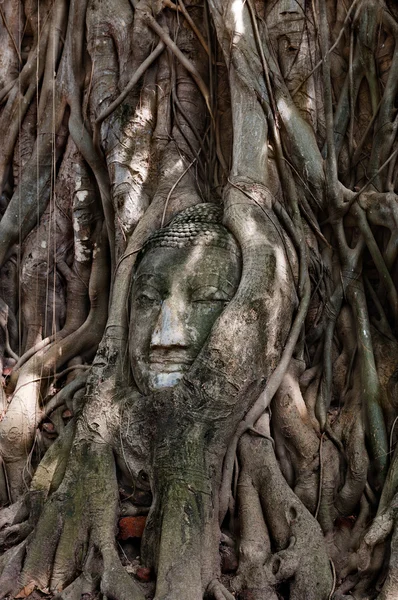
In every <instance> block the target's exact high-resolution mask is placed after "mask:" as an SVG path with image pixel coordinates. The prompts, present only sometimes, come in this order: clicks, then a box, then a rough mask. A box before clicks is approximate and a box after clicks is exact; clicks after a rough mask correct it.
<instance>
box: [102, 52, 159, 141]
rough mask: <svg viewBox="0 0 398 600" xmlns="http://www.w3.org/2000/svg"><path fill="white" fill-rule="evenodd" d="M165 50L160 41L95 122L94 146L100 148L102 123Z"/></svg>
mask: <svg viewBox="0 0 398 600" xmlns="http://www.w3.org/2000/svg"><path fill="white" fill-rule="evenodd" d="M164 48H165V44H164V42H163V41H160V42H159V43H158V45H157V46H156V48H155V49H154V50H153V51H152V52H151V54H150V55H149V56H148V57H147V58H146V59H145V60H144V62H143V63H142V64H141V65H140V66H139V67H138V69H137V70H136V71H135V73H134V74H133V76H132V78H131V79H130V81H129V83H128V84H127V85H126V87H125V88H124V90H123V92H122V93H121V94H120V95H119V96H118V97H117V98H116V100H114V101H113V102H112V103H111V104H110V105H109V106H108V107H107V108H106V109H105V110H104V111H103V112H102V113H101V114H100V115H99V116H98V117H97V118H96V120H95V129H94V146H96V147H98V145H99V130H100V126H101V123H102V122H103V121H104V120H105V119H106V118H107V117H109V115H111V114H112V113H113V111H115V110H116V109H117V107H118V106H120V104H121V103H122V102H123V100H124V99H125V98H126V97H127V96H128V94H129V93H130V92H131V90H132V89H133V88H134V86H135V85H136V84H137V83H138V81H139V80H140V79H141V77H142V76H143V75H144V73H145V72H146V71H147V70H148V69H149V67H150V66H151V65H152V64H153V63H154V62H155V60H156V59H157V58H158V57H159V56H160V55H161V54H162V52H163V50H164Z"/></svg>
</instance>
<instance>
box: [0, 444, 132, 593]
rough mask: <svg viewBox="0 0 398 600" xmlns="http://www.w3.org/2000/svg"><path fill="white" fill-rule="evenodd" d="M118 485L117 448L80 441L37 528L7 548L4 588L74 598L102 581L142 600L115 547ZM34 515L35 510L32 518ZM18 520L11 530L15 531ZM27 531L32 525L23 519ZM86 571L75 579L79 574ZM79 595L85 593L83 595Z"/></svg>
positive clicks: (3, 590) (104, 589) (109, 588)
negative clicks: (115, 449)
mask: <svg viewBox="0 0 398 600" xmlns="http://www.w3.org/2000/svg"><path fill="white" fill-rule="evenodd" d="M117 514H118V488H117V481H116V472H115V461H114V457H113V453H112V450H111V449H110V448H109V447H108V446H106V445H105V444H95V443H93V442H92V443H91V445H90V443H88V444H82V445H80V446H78V445H76V446H75V447H74V448H73V449H72V452H71V455H70V460H69V464H68V468H67V470H66V473H65V476H64V478H63V481H62V483H61V485H60V486H59V488H58V489H57V490H56V491H55V492H54V493H53V494H52V495H51V496H50V497H49V498H48V500H47V501H46V503H45V504H44V507H43V509H42V512H41V515H40V518H39V520H38V522H37V524H36V527H35V530H34V532H33V533H32V534H31V535H29V536H28V538H27V539H25V540H24V541H22V542H21V543H20V544H19V545H18V546H17V547H16V548H13V549H11V550H9V551H8V553H6V555H5V556H6V560H4V559H3V560H2V562H1V564H0V569H2V571H0V573H1V579H0V581H1V582H2V583H3V585H2V586H1V593H2V594H3V595H2V597H4V596H5V595H6V594H8V593H15V592H18V588H19V589H22V588H25V589H32V590H33V589H34V588H35V587H37V588H38V589H40V590H46V591H51V592H59V593H61V592H62V590H64V591H63V592H62V594H61V597H62V598H64V599H65V600H66V599H71V598H75V597H77V596H78V594H79V593H80V592H81V590H85V589H87V588H89V587H90V586H91V587H93V586H95V585H96V584H97V583H98V581H100V589H101V591H102V593H103V594H105V595H106V596H109V597H114V598H118V599H120V600H131V599H133V600H143V599H144V595H143V593H142V592H141V590H140V588H139V586H138V584H136V583H135V582H134V581H133V579H132V578H131V577H130V576H129V575H128V574H127V572H126V571H125V569H124V568H123V566H122V564H121V562H120V559H119V557H118V553H117V549H116V540H115V533H116V518H117ZM32 517H33V515H31V518H32ZM16 527H17V526H16V525H12V526H10V527H8V528H7V529H6V532H8V533H10V531H11V532H12V531H14V530H15V528H16ZM19 528H20V529H25V530H26V531H25V533H27V532H29V531H30V530H31V529H32V524H31V523H30V522H29V521H25V522H24V523H22V524H20V526H19ZM79 572H80V573H82V575H81V576H80V577H78V579H76V580H75V578H76V575H77V574H78V573H79ZM79 597H80V596H79Z"/></svg>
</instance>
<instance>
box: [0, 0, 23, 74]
mask: <svg viewBox="0 0 398 600" xmlns="http://www.w3.org/2000/svg"><path fill="white" fill-rule="evenodd" d="M0 15H1V18H2V19H3V23H4V27H5V28H6V29H7V32H8V35H9V36H10V38H11V41H12V45H13V46H14V48H15V52H16V53H17V56H18V60H19V64H20V65H22V57H21V53H20V51H19V48H18V46H17V44H16V41H15V39H14V36H13V35H12V31H11V30H10V28H9V26H8V23H7V19H6V16H5V14H4V11H3V9H2V7H1V6H0Z"/></svg>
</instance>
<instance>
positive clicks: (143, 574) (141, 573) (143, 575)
mask: <svg viewBox="0 0 398 600" xmlns="http://www.w3.org/2000/svg"><path fill="white" fill-rule="evenodd" d="M151 575H152V573H151V569H147V568H146V567H138V569H137V570H136V572H135V576H136V578H137V579H138V581H142V582H143V583H147V582H148V581H150V580H151V579H152V577H151Z"/></svg>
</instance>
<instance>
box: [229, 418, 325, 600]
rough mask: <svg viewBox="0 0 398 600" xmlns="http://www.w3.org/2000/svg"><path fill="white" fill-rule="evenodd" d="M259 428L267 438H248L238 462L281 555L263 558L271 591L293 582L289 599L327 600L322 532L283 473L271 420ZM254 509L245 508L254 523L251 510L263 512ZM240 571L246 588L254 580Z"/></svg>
mask: <svg viewBox="0 0 398 600" xmlns="http://www.w3.org/2000/svg"><path fill="white" fill-rule="evenodd" d="M256 429H257V430H258V431H260V432H261V433H262V434H263V436H262V437H253V436H251V435H249V434H245V435H244V436H243V437H242V439H241V442H240V446H239V460H240V463H241V469H242V471H241V478H242V477H244V476H245V473H246V477H249V478H250V479H251V480H252V482H253V486H254V488H255V489H256V490H257V493H258V497H259V500H260V503H261V507H262V511H263V514H264V519H265V523H266V525H267V528H268V530H269V532H270V537H271V539H272V541H273V546H274V548H275V550H276V552H275V553H274V554H271V552H269V551H268V552H266V553H267V554H268V556H267V559H266V561H264V560H263V559H262V560H263V564H264V568H265V570H266V577H265V580H266V581H267V582H268V585H271V586H272V585H276V584H278V583H281V582H283V581H287V580H291V584H290V596H289V597H290V600H302V599H303V598H306V600H328V598H329V595H330V592H331V590H332V586H333V578H332V573H331V569H330V564H329V559H328V556H327V552H326V546H325V543H324V541H323V535H322V532H321V530H320V527H319V525H318V523H317V522H316V521H315V519H314V518H313V517H312V515H311V514H310V513H309V512H308V510H307V509H306V508H305V507H304V505H303V504H302V503H301V502H300V500H299V499H298V498H297V496H296V495H295V494H294V492H293V491H292V490H291V488H290V487H289V486H288V484H287V483H286V481H285V479H284V477H283V476H282V474H281V472H280V469H279V465H278V463H277V460H276V458H275V454H274V449H273V445H272V443H271V441H270V432H269V422H268V416H267V415H264V416H263V417H262V418H261V420H260V421H259V422H257V424H256ZM257 502H258V500H257ZM255 508H256V507H255V506H253V502H252V504H251V506H250V509H249V510H248V507H247V508H246V509H245V513H246V514H247V518H250V517H249V516H248V515H250V514H252V510H253V513H254V514H256V513H257V512H258V510H254V509H255ZM243 517H245V514H244V515H243ZM244 541H245V540H244V539H243V540H242V542H241V545H242V544H243V543H244ZM265 550H266V547H265ZM262 552H264V549H263V550H262ZM254 556H255V554H254ZM257 561H258V559H257ZM248 562H249V561H248ZM246 569H248V566H246ZM239 572H240V576H241V577H242V575H243V576H244V579H245V582H246V583H247V582H249V581H250V580H251V574H250V575H249V572H247V573H244V571H243V569H242V571H241V569H240V570H239Z"/></svg>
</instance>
